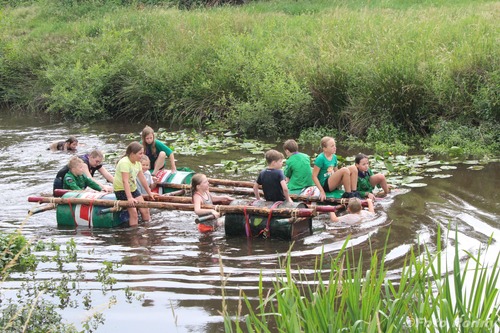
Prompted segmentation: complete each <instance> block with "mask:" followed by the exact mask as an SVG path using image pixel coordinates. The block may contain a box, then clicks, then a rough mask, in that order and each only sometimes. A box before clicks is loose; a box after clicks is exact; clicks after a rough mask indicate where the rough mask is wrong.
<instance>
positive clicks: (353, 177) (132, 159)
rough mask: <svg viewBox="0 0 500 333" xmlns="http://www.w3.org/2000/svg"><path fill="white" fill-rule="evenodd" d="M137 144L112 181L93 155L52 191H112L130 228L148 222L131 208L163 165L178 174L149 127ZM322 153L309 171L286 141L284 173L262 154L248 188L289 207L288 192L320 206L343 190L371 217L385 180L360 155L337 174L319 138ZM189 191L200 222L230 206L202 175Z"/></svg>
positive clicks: (331, 146) (271, 155)
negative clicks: (310, 196)
mask: <svg viewBox="0 0 500 333" xmlns="http://www.w3.org/2000/svg"><path fill="white" fill-rule="evenodd" d="M75 140H76V139H75ZM141 140H142V141H141V142H137V141H134V142H132V143H130V144H129V145H128V146H127V149H126V152H125V154H124V156H123V157H122V158H121V159H120V160H119V161H118V163H117V164H116V171H115V175H114V176H113V175H111V174H110V173H109V172H108V171H107V170H106V168H105V167H104V166H103V165H102V162H103V159H104V155H103V154H102V152H101V151H99V150H93V151H92V152H90V153H89V154H85V155H80V156H72V157H71V158H70V160H69V162H68V164H67V165H66V166H65V167H64V168H62V169H61V170H60V171H59V172H58V174H57V176H56V179H55V180H54V191H55V190H56V189H60V188H62V189H71V190H83V189H85V188H86V187H90V188H92V189H94V190H96V191H107V192H111V191H113V192H114V193H115V195H116V198H117V199H118V200H126V201H128V202H129V207H128V208H127V209H128V212H129V215H130V222H129V224H130V225H131V226H133V225H137V224H138V219H139V216H138V213H140V214H141V217H142V219H143V220H144V221H148V220H149V219H150V214H149V210H148V209H146V208H139V212H138V210H137V209H136V207H135V205H136V204H137V203H138V202H143V201H144V199H143V197H142V195H149V196H150V198H151V199H152V200H154V198H155V196H154V194H153V192H152V190H153V189H154V188H155V187H156V185H157V181H158V179H157V178H156V174H157V172H158V171H159V170H161V169H162V168H164V167H165V162H166V160H167V159H169V161H170V167H171V171H172V173H174V172H176V170H177V169H176V165H175V157H174V153H173V151H172V150H171V149H170V148H169V147H168V146H166V145H165V144H163V143H162V142H161V141H159V140H157V139H155V134H154V131H153V129H152V128H151V127H149V126H146V127H145V128H144V129H143V130H142V133H141ZM76 142H78V141H76ZM321 147H322V149H323V152H322V153H321V154H319V155H318V156H317V157H316V159H315V161H314V166H313V168H311V163H310V158H309V156H308V155H306V154H304V153H301V152H299V147H298V144H297V142H296V141H295V140H287V141H286V142H285V143H284V145H283V150H284V151H285V154H286V156H287V163H286V168H285V170H284V172H283V171H282V170H281V169H282V166H283V160H284V156H283V154H282V153H280V152H279V151H276V150H274V149H271V150H269V151H267V152H266V153H265V158H266V162H267V167H266V168H265V169H264V170H262V171H261V172H260V173H259V175H258V177H257V180H256V181H255V183H254V187H253V190H254V193H255V197H256V198H257V200H260V199H261V197H260V190H259V189H260V186H261V187H262V190H263V192H264V199H265V200H266V201H273V202H276V201H289V202H292V199H291V198H290V191H293V192H295V193H296V192H297V191H299V193H305V192H306V191H310V190H311V189H313V191H316V193H318V194H319V198H320V200H325V198H326V196H327V193H328V192H331V191H333V190H335V189H337V188H338V187H340V186H343V187H344V190H345V192H344V195H343V197H346V198H351V199H350V200H349V206H348V209H349V211H350V213H352V214H361V213H360V212H362V210H361V208H360V207H361V202H360V200H359V199H358V197H366V198H367V201H368V207H369V211H373V199H374V197H375V196H374V194H373V189H374V188H375V186H380V187H382V189H383V193H388V192H389V186H388V184H387V181H386V179H385V176H384V175H383V174H374V173H373V171H372V170H371V169H369V162H368V157H367V156H366V155H363V154H359V155H357V156H356V158H355V164H354V165H352V166H349V167H342V168H340V169H339V167H338V160H337V156H336V155H335V153H336V143H335V140H334V139H333V138H332V137H324V138H322V139H321ZM74 149H76V147H74ZM67 150H73V149H67ZM96 171H99V172H100V173H101V175H102V176H103V177H104V178H105V179H106V180H107V181H108V182H111V183H113V186H112V187H109V186H106V185H103V184H100V183H99V182H98V181H96V180H94V179H93V176H94V173H95V172H96ZM191 189H192V200H193V204H194V211H195V213H196V214H198V215H199V216H204V215H212V216H213V217H214V219H217V218H218V217H219V216H220V213H219V212H217V211H215V210H213V209H204V208H201V206H202V205H203V204H213V203H214V201H224V202H230V201H231V200H233V199H232V198H231V197H228V196H213V195H212V194H211V193H210V192H209V182H208V179H207V177H206V176H205V175H203V174H195V175H194V176H193V177H192V181H191ZM308 193H310V192H308ZM342 219H344V216H342V217H340V218H339V217H337V216H336V215H335V214H334V213H333V214H332V215H331V220H332V221H334V222H336V221H339V220H340V221H342Z"/></svg>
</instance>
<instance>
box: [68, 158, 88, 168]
mask: <svg viewBox="0 0 500 333" xmlns="http://www.w3.org/2000/svg"><path fill="white" fill-rule="evenodd" d="M82 163H84V162H83V160H82V159H81V158H80V157H78V156H72V157H71V158H70V159H69V161H68V168H69V169H70V170H71V169H74V168H76V167H78V166H79V165H80V164H82Z"/></svg>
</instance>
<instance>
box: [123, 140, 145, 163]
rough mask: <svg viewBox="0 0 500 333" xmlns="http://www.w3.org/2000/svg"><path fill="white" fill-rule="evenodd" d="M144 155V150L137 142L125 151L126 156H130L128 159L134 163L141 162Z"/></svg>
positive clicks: (132, 143)
mask: <svg viewBox="0 0 500 333" xmlns="http://www.w3.org/2000/svg"><path fill="white" fill-rule="evenodd" d="M143 154H144V149H143V148H142V145H141V144H140V143H139V142H137V141H133V142H131V143H130V144H129V145H128V146H127V150H126V151H125V156H128V158H129V159H130V160H131V161H132V162H139V161H140V160H141V158H142V155H143Z"/></svg>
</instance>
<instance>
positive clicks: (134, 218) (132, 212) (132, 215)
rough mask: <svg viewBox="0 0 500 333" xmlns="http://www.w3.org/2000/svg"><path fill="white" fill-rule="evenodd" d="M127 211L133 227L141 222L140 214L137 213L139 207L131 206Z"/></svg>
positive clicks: (129, 222)
mask: <svg viewBox="0 0 500 333" xmlns="http://www.w3.org/2000/svg"><path fill="white" fill-rule="evenodd" d="M127 211H128V215H129V218H130V219H129V221H128V224H129V225H130V226H131V227H135V226H136V225H137V224H138V223H139V216H138V215H137V209H136V208H135V207H129V208H127Z"/></svg>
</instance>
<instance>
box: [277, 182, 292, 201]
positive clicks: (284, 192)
mask: <svg viewBox="0 0 500 333" xmlns="http://www.w3.org/2000/svg"><path fill="white" fill-rule="evenodd" d="M280 184H281V188H282V189H283V194H284V195H285V200H286V201H288V202H293V200H292V198H290V194H289V193H288V187H287V186H286V181H285V180H284V179H283V180H282V181H281V182H280Z"/></svg>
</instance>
